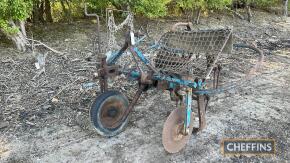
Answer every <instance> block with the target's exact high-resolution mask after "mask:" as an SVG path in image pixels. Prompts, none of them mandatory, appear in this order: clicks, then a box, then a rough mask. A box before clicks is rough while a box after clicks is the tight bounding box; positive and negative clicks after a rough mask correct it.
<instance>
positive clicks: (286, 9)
mask: <svg viewBox="0 0 290 163" xmlns="http://www.w3.org/2000/svg"><path fill="white" fill-rule="evenodd" d="M284 17H285V18H287V17H288V0H284Z"/></svg>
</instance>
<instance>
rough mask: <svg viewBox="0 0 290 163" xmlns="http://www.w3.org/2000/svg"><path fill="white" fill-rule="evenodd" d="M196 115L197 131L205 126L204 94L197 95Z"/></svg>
mask: <svg viewBox="0 0 290 163" xmlns="http://www.w3.org/2000/svg"><path fill="white" fill-rule="evenodd" d="M197 98H198V100H197V105H198V116H199V129H198V130H199V131H201V130H203V129H204V128H205V126H206V120H205V95H198V97H197Z"/></svg>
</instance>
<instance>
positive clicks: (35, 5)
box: [32, 1, 39, 23]
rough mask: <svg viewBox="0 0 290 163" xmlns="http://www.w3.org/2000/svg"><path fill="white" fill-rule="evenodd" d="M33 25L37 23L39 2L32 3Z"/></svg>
mask: <svg viewBox="0 0 290 163" xmlns="http://www.w3.org/2000/svg"><path fill="white" fill-rule="evenodd" d="M32 20H33V23H38V22H39V2H38V1H35V2H34V3H33V18H32Z"/></svg>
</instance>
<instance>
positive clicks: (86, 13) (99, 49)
mask: <svg viewBox="0 0 290 163" xmlns="http://www.w3.org/2000/svg"><path fill="white" fill-rule="evenodd" d="M85 15H86V16H88V17H96V18H97V32H98V53H99V54H100V53H101V46H100V43H101V37H100V17H99V15H97V14H89V13H88V7H87V4H85Z"/></svg>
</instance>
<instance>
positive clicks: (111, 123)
mask: <svg viewBox="0 0 290 163" xmlns="http://www.w3.org/2000/svg"><path fill="white" fill-rule="evenodd" d="M126 110H127V106H125V105H124V103H123V102H122V101H120V99H119V98H117V97H111V98H109V99H108V100H107V101H106V102H105V103H104V104H103V105H102V110H101V112H100V121H101V122H102V124H103V125H104V127H106V128H116V127H118V126H119V125H120V124H121V123H122V121H119V120H120V119H121V118H122V117H123V115H124V113H125V111H126Z"/></svg>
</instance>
